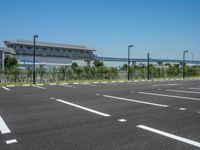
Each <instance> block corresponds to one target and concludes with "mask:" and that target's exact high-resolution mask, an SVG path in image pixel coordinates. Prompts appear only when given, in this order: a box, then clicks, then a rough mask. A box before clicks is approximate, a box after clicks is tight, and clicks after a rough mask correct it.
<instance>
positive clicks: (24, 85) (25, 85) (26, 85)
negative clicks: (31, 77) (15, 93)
mask: <svg viewBox="0 0 200 150" xmlns="http://www.w3.org/2000/svg"><path fill="white" fill-rule="evenodd" d="M22 86H23V87H28V86H31V85H30V84H23V85H22Z"/></svg>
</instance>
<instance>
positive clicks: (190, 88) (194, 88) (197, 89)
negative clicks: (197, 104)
mask: <svg viewBox="0 0 200 150" xmlns="http://www.w3.org/2000/svg"><path fill="white" fill-rule="evenodd" d="M188 89H190V90H200V88H188Z"/></svg>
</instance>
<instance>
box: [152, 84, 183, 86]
mask: <svg viewBox="0 0 200 150" xmlns="http://www.w3.org/2000/svg"><path fill="white" fill-rule="evenodd" d="M172 85H180V84H156V85H152V86H172Z"/></svg>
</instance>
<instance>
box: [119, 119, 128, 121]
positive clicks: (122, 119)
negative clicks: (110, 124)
mask: <svg viewBox="0 0 200 150" xmlns="http://www.w3.org/2000/svg"><path fill="white" fill-rule="evenodd" d="M118 121H119V122H126V121H127V120H126V119H118Z"/></svg>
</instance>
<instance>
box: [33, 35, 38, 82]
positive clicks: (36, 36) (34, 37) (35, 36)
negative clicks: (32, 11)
mask: <svg viewBox="0 0 200 150" xmlns="http://www.w3.org/2000/svg"><path fill="white" fill-rule="evenodd" d="M36 38H38V35H34V36H33V84H35V39H36Z"/></svg>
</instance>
